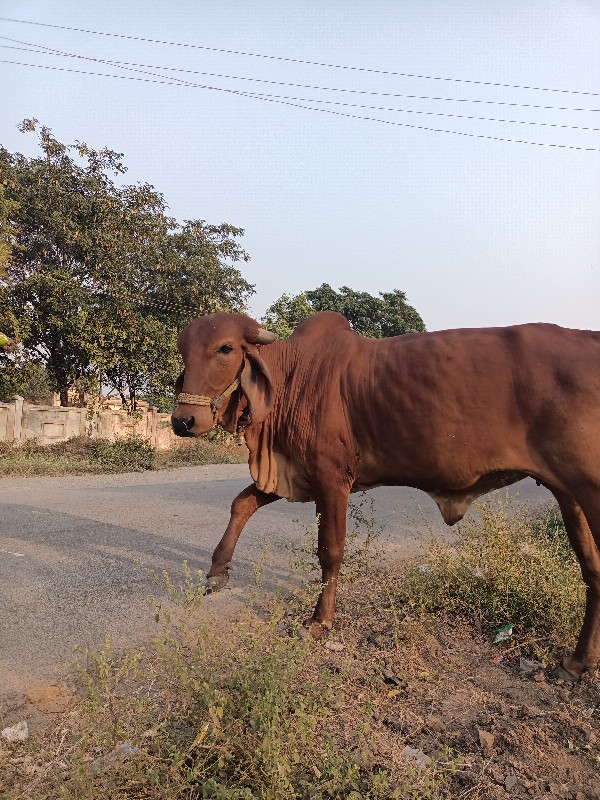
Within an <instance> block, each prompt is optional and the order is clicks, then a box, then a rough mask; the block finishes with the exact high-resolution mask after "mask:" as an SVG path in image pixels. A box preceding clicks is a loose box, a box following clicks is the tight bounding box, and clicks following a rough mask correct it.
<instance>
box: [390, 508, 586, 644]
mask: <svg viewBox="0 0 600 800" xmlns="http://www.w3.org/2000/svg"><path fill="white" fill-rule="evenodd" d="M476 508H477V511H478V516H473V517H472V518H471V519H469V520H467V521H465V522H463V523H461V525H460V526H459V528H458V542H457V543H456V544H455V545H454V546H448V545H446V544H443V543H442V542H440V541H434V542H432V544H431V546H430V548H429V553H428V557H427V560H426V563H425V564H422V565H419V566H418V567H417V566H416V565H415V566H413V567H411V568H410V569H409V570H408V572H407V575H406V589H405V590H404V592H405V596H404V600H405V602H406V603H407V604H408V606H409V607H412V608H415V609H418V610H419V611H421V612H424V613H427V614H431V613H438V614H439V613H452V614H458V615H460V616H463V617H466V618H468V619H471V620H474V621H475V622H476V623H477V624H478V625H480V626H482V627H484V628H486V629H487V630H488V631H491V630H493V629H495V628H498V627H500V626H503V625H506V624H509V623H512V624H513V626H514V632H515V635H516V636H518V637H519V638H521V639H527V640H532V639H535V640H537V641H543V642H544V643H546V644H547V645H548V646H549V647H550V648H551V649H557V648H563V647H566V646H567V645H570V644H572V643H573V641H574V639H575V638H576V636H577V633H578V631H579V628H580V627H581V622H582V615H583V607H584V599H585V587H584V584H583V582H582V580H581V575H580V570H579V565H578V562H577V559H576V557H575V555H574V553H573V551H572V549H571V547H570V545H569V542H568V539H567V536H566V533H565V531H564V527H563V525H562V520H561V519H560V515H559V513H558V511H557V509H555V508H550V509H548V510H546V511H544V512H541V513H536V514H532V513H517V514H515V513H514V511H512V510H511V509H510V507H508V506H506V505H505V504H504V503H503V502H502V501H499V500H490V501H488V502H486V503H481V504H479V505H478V506H477V507H476Z"/></svg>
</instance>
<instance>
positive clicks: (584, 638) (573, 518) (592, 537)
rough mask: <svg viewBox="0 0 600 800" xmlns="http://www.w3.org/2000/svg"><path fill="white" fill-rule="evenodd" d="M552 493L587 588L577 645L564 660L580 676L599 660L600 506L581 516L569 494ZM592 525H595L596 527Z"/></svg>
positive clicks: (587, 510) (565, 664) (572, 671)
mask: <svg viewBox="0 0 600 800" xmlns="http://www.w3.org/2000/svg"><path fill="white" fill-rule="evenodd" d="M553 493H554V496H555V497H556V499H557V501H558V504H559V506H560V510H561V513H562V517H563V521H564V523H565V528H566V531H567V534H568V535H569V540H570V542H571V545H572V546H573V549H574V551H575V553H576V555H577V558H578V559H579V564H580V566H581V574H582V577H583V580H584V582H585V585H586V587H587V591H586V601H585V615H584V619H583V626H582V628H581V631H580V633H579V638H578V640H577V645H576V647H575V651H574V652H573V655H571V656H567V657H566V658H565V659H564V660H563V667H564V668H565V669H566V670H567V672H569V673H570V674H571V675H573V676H574V677H577V678H579V677H580V676H581V675H582V673H583V672H586V671H590V672H592V671H593V670H594V669H595V668H596V665H597V663H598V661H599V660H600V550H599V543H600V507H598V508H597V511H598V514H597V516H596V517H595V518H594V519H593V520H592V519H591V516H590V513H591V511H592V510H593V509H592V508H591V507H589V508H588V507H587V506H586V514H585V515H584V512H583V511H582V509H581V507H580V506H579V505H578V504H577V503H576V502H575V501H574V500H573V499H572V498H571V497H570V496H569V495H566V494H564V493H562V492H556V491H553ZM590 505H591V504H590ZM597 506H600V504H597ZM588 522H589V523H590V524H588ZM592 526H595V530H594V528H593V527H592Z"/></svg>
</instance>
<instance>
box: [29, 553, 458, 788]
mask: <svg viewBox="0 0 600 800" xmlns="http://www.w3.org/2000/svg"><path fill="white" fill-rule="evenodd" d="M152 576H153V578H154V581H155V583H156V585H157V587H158V588H159V589H160V590H161V594H164V593H166V595H167V597H168V603H167V605H168V609H167V608H165V607H164V606H163V601H162V600H161V601H160V602H159V601H157V600H155V599H151V603H150V605H151V607H152V608H153V609H154V610H156V612H157V613H156V616H155V619H156V621H157V623H158V624H159V626H160V627H159V632H158V634H157V636H156V637H155V638H154V639H153V641H152V642H151V643H149V644H148V645H146V646H145V647H143V648H140V649H138V650H134V651H130V652H127V653H123V654H119V653H117V652H115V650H114V649H113V647H112V644H111V641H110V639H109V638H107V639H106V641H105V645H104V647H103V648H102V649H101V650H100V651H99V652H92V651H80V652H79V656H78V673H79V683H80V685H81V687H82V689H83V691H84V693H85V704H84V714H83V717H82V716H81V714H80V715H79V717H78V718H77V719H76V720H73V722H72V723H70V722H66V725H65V727H62V728H61V729H60V736H61V759H60V765H59V764H58V763H57V762H56V761H50V762H49V763H48V764H47V766H46V770H45V772H44V775H43V777H42V779H41V785H40V783H39V782H38V784H37V796H38V797H39V798H41V799H43V798H50V797H65V798H66V797H78V798H81V800H83V798H90V800H91V799H92V798H99V797H117V798H120V797H123V798H124V797H126V796H128V794H127V791H126V789H125V787H127V789H130V790H133V788H134V787H135V796H136V797H144V798H147V800H151V799H152V798H156V800H158V798H161V799H163V798H170V799H171V800H183V798H191V797H193V798H219V800H242V799H244V800H304V798H317V800H390V799H394V800H402V799H403V798H407V797H409V798H412V799H413V800H427V798H438V797H440V793H439V790H440V788H441V787H442V785H443V784H444V781H445V779H444V775H443V774H442V773H440V772H438V768H437V764H436V763H433V762H432V765H431V767H425V768H420V769H418V770H417V769H415V768H414V767H411V766H410V765H407V766H406V767H404V768H403V769H402V770H401V771H400V774H399V775H398V774H396V775H394V776H393V777H392V770H393V769H396V770H397V767H398V765H397V764H396V765H394V767H392V765H390V768H389V769H387V768H386V767H384V766H383V765H381V764H376V765H373V763H372V762H373V756H372V749H373V747H374V746H375V742H374V737H373V734H374V731H375V730H376V727H377V724H378V723H377V716H378V715H377V713H376V712H375V710H374V709H373V708H372V707H371V706H370V705H369V704H368V703H367V704H365V706H364V709H363V710H362V712H359V713H360V719H359V721H358V723H357V724H356V726H352V728H351V729H349V730H348V731H347V733H346V735H347V737H348V738H347V739H345V740H344V734H343V733H342V732H341V731H340V725H339V722H338V719H339V718H340V716H342V715H343V714H344V713H345V709H346V707H347V705H348V701H349V700H350V702H351V703H354V702H355V698H354V697H352V698H349V697H346V696H345V682H346V680H347V674H346V669H335V670H334V669H331V668H324V667H323V664H322V663H321V661H322V659H321V656H320V651H319V650H318V649H315V648H314V647H313V646H311V645H309V644H307V643H306V642H304V641H302V640H299V639H292V638H289V637H281V636H278V635H277V620H278V616H277V615H276V616H274V617H272V618H271V619H269V620H268V621H266V622H263V623H258V624H257V623H255V624H253V625H252V626H250V627H247V626H243V625H236V626H233V627H232V628H231V629H230V630H229V632H228V635H227V636H221V635H220V632H219V629H218V628H215V623H214V622H213V621H212V620H211V616H210V615H209V614H207V613H206V611H205V608H204V591H203V584H202V576H201V575H200V574H194V573H192V572H191V570H190V569H189V567H188V566H187V564H184V580H183V583H182V584H180V585H177V584H176V583H175V582H174V581H173V580H172V578H171V577H170V575H169V574H168V573H167V572H163V573H162V574H161V575H158V574H152ZM363 688H364V687H363ZM359 707H360V703H359ZM442 757H443V758H444V759H445V761H448V758H447V754H445V755H443V756H442ZM124 791H125V793H123V792H124Z"/></svg>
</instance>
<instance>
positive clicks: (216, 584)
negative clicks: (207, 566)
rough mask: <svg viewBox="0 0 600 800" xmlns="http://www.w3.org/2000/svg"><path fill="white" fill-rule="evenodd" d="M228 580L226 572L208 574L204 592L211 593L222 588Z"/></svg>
mask: <svg viewBox="0 0 600 800" xmlns="http://www.w3.org/2000/svg"><path fill="white" fill-rule="evenodd" d="M228 580H229V575H228V574H227V573H226V572H222V573H221V574H220V575H210V576H209V577H208V578H207V579H206V594H212V593H213V592H218V591H219V590H220V589H223V587H225V586H227V581H228Z"/></svg>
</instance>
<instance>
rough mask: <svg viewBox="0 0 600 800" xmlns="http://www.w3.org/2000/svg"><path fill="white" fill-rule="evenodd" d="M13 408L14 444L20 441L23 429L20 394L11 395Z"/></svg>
mask: <svg viewBox="0 0 600 800" xmlns="http://www.w3.org/2000/svg"><path fill="white" fill-rule="evenodd" d="M12 400H13V403H14V408H15V424H14V428H13V439H14V441H15V442H20V441H21V431H22V428H23V398H22V397H21V395H20V394H15V395H13V398H12Z"/></svg>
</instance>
